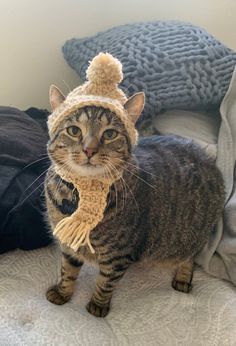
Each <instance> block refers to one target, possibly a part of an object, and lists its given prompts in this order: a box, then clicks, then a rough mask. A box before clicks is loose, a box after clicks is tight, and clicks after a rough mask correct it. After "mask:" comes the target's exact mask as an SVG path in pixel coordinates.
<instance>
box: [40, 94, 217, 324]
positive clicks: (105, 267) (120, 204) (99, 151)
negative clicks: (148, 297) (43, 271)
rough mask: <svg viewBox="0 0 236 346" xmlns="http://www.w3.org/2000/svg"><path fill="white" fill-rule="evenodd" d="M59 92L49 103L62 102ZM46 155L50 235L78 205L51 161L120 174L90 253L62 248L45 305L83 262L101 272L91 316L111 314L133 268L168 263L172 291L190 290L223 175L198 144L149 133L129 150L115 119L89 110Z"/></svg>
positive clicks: (61, 295) (66, 126) (68, 289)
mask: <svg viewBox="0 0 236 346" xmlns="http://www.w3.org/2000/svg"><path fill="white" fill-rule="evenodd" d="M55 92H56V91H55ZM57 93H58V95H54V100H55V98H57V99H58V102H63V96H62V95H61V94H60V92H59V90H58V91H57ZM138 98H139V95H137V96H135V97H133V99H132V102H130V101H129V100H128V101H127V103H126V104H125V106H124V108H125V109H126V110H127V112H128V114H130V115H132V114H134V110H133V108H134V107H136V113H137V105H139V104H140V103H141V101H140V100H139V99H138ZM139 108H140V112H141V109H142V107H141V106H140V107H139ZM140 112H139V113H140ZM136 113H135V114H136ZM135 120H136V119H135ZM135 120H134V121H135ZM108 127H109V129H107V128H108ZM48 154H49V157H50V159H51V162H52V163H51V167H50V169H49V171H48V174H47V178H46V180H45V196H46V205H47V215H48V221H49V224H50V227H51V229H52V230H53V229H54V228H55V226H56V224H57V223H58V222H59V221H60V220H62V219H63V218H65V217H67V216H69V215H71V214H72V213H73V212H74V211H75V210H76V209H77V207H78V203H79V191H77V189H76V188H75V187H74V186H73V184H72V183H69V182H67V181H65V180H63V179H61V177H60V176H59V175H57V174H56V173H55V171H54V165H55V163H57V164H58V165H67V167H68V169H70V170H74V171H75V172H77V173H78V174H79V175H85V176H86V175H88V176H95V175H96V174H97V173H98V172H100V170H101V169H103V165H105V164H104V163H103V162H104V158H105V159H106V161H107V162H108V164H107V168H108V169H109V170H110V174H112V172H114V171H116V170H118V171H122V172H123V174H122V177H121V178H120V179H119V180H118V181H116V182H115V183H114V184H113V185H112V186H111V188H110V191H109V194H108V198H107V207H106V210H105V213H104V218H103V220H102V222H100V223H99V224H98V225H97V226H96V228H95V229H94V230H92V232H91V234H90V241H91V244H92V246H93V248H94V249H95V254H94V255H93V254H92V253H91V252H90V250H89V248H88V247H87V246H82V247H81V248H79V250H78V251H77V252H74V251H73V250H71V249H70V248H69V247H67V246H66V245H64V244H60V246H61V252H62V266H61V279H60V282H59V283H57V284H56V285H55V286H53V287H51V288H49V290H48V291H47V293H46V297H47V299H48V300H49V301H50V302H52V303H54V304H58V305H60V304H64V303H66V302H67V301H69V299H70V298H71V297H72V295H73V292H74V288H75V281H76V279H77V277H78V274H79V272H80V269H81V267H82V265H83V263H84V262H85V261H95V262H96V263H97V264H98V266H99V275H98V278H97V282H96V289H95V291H94V293H93V295H92V298H91V300H90V302H89V303H88V304H87V306H86V308H87V310H88V312H90V313H91V314H93V315H94V316H97V317H105V316H106V315H107V313H108V312H109V309H110V302H111V297H112V293H113V290H114V288H115V286H116V284H117V283H118V281H119V280H120V279H121V278H122V277H123V275H124V274H125V272H126V270H127V269H128V268H129V266H130V265H131V264H132V263H133V262H137V261H141V260H144V259H145V260H146V261H155V262H157V263H166V262H167V263H168V264H169V265H170V266H173V268H176V269H175V275H174V278H173V281H172V286H173V288H174V289H175V290H178V291H181V292H185V293H188V292H189V291H190V290H191V288H192V285H191V283H192V276H193V263H194V258H195V256H196V255H197V254H198V253H199V252H200V251H201V249H202V248H203V247H204V245H205V244H206V243H207V241H208V237H209V234H210V232H211V231H212V230H213V228H214V227H215V225H216V223H217V221H218V220H219V218H220V216H221V214H222V211H223V206H224V183H223V179H222V176H221V173H220V172H219V170H218V168H217V167H216V166H215V164H214V162H213V160H212V159H210V158H209V157H207V155H206V154H205V153H204V151H203V150H202V149H201V148H200V147H199V146H198V145H197V144H195V143H193V142H192V141H191V140H189V139H185V138H182V137H178V136H156V135H155V136H151V137H145V138H141V139H140V140H139V142H138V145H137V146H136V147H135V148H132V146H131V144H130V139H129V137H128V135H127V132H126V130H125V127H124V125H123V123H122V122H121V121H120V120H119V119H118V118H117V116H116V115H115V114H114V113H112V112H111V111H110V110H108V109H105V108H102V107H93V106H87V107H84V108H81V109H78V110H77V111H76V112H74V113H73V114H71V115H70V116H68V117H67V118H66V119H64V120H63V121H62V124H61V126H60V127H59V130H58V131H57V133H56V134H55V135H54V137H53V138H52V139H50V141H49V143H48Z"/></svg>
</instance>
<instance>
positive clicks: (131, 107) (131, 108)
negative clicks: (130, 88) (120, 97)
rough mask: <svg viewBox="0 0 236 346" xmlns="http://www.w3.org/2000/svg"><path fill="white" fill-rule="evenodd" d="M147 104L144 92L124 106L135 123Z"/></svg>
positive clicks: (134, 96)
mask: <svg viewBox="0 0 236 346" xmlns="http://www.w3.org/2000/svg"><path fill="white" fill-rule="evenodd" d="M144 104H145V95H144V93H143V92H140V93H137V94H134V95H133V96H131V97H130V98H129V99H128V101H126V103H125V104H124V109H126V111H127V112H128V114H129V116H130V117H131V119H132V120H133V122H134V123H136V121H137V120H138V118H139V116H140V114H141V113H142V110H143V108H144Z"/></svg>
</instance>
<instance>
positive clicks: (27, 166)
mask: <svg viewBox="0 0 236 346" xmlns="http://www.w3.org/2000/svg"><path fill="white" fill-rule="evenodd" d="M46 159H47V162H45V164H46V163H50V162H51V161H50V160H49V158H48V157H46V156H45V157H42V158H40V159H38V160H35V161H33V162H31V163H29V164H28V165H26V166H24V167H23V169H26V168H29V167H30V166H32V165H34V164H35V163H37V162H40V161H43V160H46Z"/></svg>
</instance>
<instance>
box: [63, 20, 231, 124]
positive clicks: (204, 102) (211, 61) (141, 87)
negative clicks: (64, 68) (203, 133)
mask: <svg viewBox="0 0 236 346" xmlns="http://www.w3.org/2000/svg"><path fill="white" fill-rule="evenodd" d="M62 49H63V53H64V57H65V59H66V61H67V62H68V64H69V65H70V66H71V67H72V68H73V69H75V70H76V72H77V73H78V74H79V76H80V77H81V78H82V79H83V80H84V79H85V75H86V73H85V72H86V69H87V66H88V64H87V62H88V61H89V60H90V59H91V58H92V57H93V56H94V55H96V54H97V53H98V52H100V51H106V52H109V53H111V54H113V55H114V56H116V57H117V58H118V59H119V60H120V61H121V63H122V65H123V72H124V75H125V78H124V80H123V82H122V87H123V90H125V92H126V93H128V94H129V95H130V94H133V93H134V92H137V91H144V92H145V95H146V106H145V109H144V112H143V117H142V119H143V120H144V119H145V118H146V119H147V118H149V117H151V116H152V117H153V116H155V115H157V114H158V113H160V112H161V111H164V110H167V109H188V110H199V109H206V108H213V107H215V106H218V105H219V104H220V102H221V101H222V99H223V97H224V95H225V93H226V91H227V88H228V86H229V82H230V79H231V76H232V72H233V69H234V66H235V64H236V53H235V52H233V51H232V50H230V49H229V48H227V47H226V46H224V45H223V44H222V43H220V42H219V41H217V40H216V39H215V38H214V37H212V36H211V35H209V34H208V33H207V32H206V31H205V30H203V29H201V28H199V27H197V26H194V25H191V24H187V23H182V22H176V21H155V22H148V23H136V24H128V25H123V26H119V27H114V28H112V29H110V30H107V31H104V32H101V33H98V34H97V35H95V36H92V37H88V38H80V39H77V38H73V39H71V40H68V41H67V42H66V43H65V44H64V46H63V48H62Z"/></svg>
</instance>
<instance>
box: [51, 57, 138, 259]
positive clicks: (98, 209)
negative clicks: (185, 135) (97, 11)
mask: <svg viewBox="0 0 236 346" xmlns="http://www.w3.org/2000/svg"><path fill="white" fill-rule="evenodd" d="M87 79H88V80H87V82H86V83H84V84H83V85H81V86H80V87H78V88H76V89H74V90H73V91H72V92H71V93H70V94H69V95H68V96H67V97H66V99H65V100H64V101H63V102H62V103H61V104H60V105H59V106H58V107H57V108H56V109H54V111H53V112H52V114H51V115H50V116H49V118H48V129H49V134H50V136H52V135H53V134H54V133H55V132H56V131H57V129H58V127H59V126H60V125H61V122H62V121H64V120H65V119H66V117H68V116H69V115H70V114H72V112H74V111H76V110H78V109H79V108H82V107H85V106H97V107H104V108H108V109H110V110H111V111H112V112H114V113H115V114H116V116H117V117H118V118H120V120H121V121H122V122H123V124H124V126H125V128H126V130H127V132H128V135H129V137H130V140H131V143H132V144H133V145H135V144H136V142H137V138H138V135H137V131H136V129H135V126H134V123H133V121H132V118H131V117H130V116H129V114H128V112H127V111H126V110H125V108H124V107H123V105H124V104H125V102H126V101H127V98H126V96H125V94H124V93H123V91H122V90H120V89H119V88H118V83H120V82H121V81H122V79H123V73H122V65H121V63H120V62H119V61H118V60H117V59H116V58H114V57H113V56H112V55H110V54H106V53H100V54H98V55H97V56H96V57H95V58H94V59H93V60H92V61H91V63H90V66H89V67H88V69H87ZM54 170H55V172H56V173H57V174H59V176H60V177H61V178H62V179H64V180H66V181H68V182H70V183H72V184H73V185H74V186H75V188H76V189H77V190H78V191H79V197H80V201H79V206H78V209H77V210H76V211H75V212H74V213H73V214H72V215H71V216H69V217H66V218H64V219H62V220H61V221H60V222H59V223H58V224H57V225H56V227H55V229H54V231H53V234H54V235H55V236H57V237H58V238H59V240H60V241H61V243H63V244H66V245H67V246H69V247H71V248H72V249H73V250H74V251H77V250H78V249H79V247H80V246H85V245H87V246H88V247H89V249H90V250H91V252H92V253H94V252H95V251H94V249H93V247H92V245H91V243H90V239H89V236H90V232H91V231H92V230H93V229H94V228H95V227H96V226H97V224H98V223H99V222H100V221H102V219H103V214H104V211H105V208H106V205H107V195H108V192H109V188H110V186H111V185H112V183H114V182H115V181H116V180H117V179H118V178H120V175H119V174H113V175H112V177H108V176H106V175H105V174H104V175H101V176H96V178H92V177H89V176H88V177H81V176H78V174H77V173H75V172H73V171H70V170H67V169H63V167H62V168H60V167H58V166H57V165H56V164H55V165H54Z"/></svg>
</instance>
